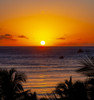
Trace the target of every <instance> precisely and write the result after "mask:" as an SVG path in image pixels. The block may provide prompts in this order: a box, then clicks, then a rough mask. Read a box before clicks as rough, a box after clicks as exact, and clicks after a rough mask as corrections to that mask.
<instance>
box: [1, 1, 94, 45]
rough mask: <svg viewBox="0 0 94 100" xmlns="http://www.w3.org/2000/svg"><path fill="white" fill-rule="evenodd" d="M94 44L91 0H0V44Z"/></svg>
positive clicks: (92, 2) (93, 11)
mask: <svg viewBox="0 0 94 100" xmlns="http://www.w3.org/2000/svg"><path fill="white" fill-rule="evenodd" d="M41 41H45V43H46V44H45V46H94V0H0V46H40V45H41V44H40V42H41Z"/></svg>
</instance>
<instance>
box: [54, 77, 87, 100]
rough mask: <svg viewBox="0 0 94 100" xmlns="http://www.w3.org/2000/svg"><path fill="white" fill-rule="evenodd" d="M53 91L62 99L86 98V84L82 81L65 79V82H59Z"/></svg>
mask: <svg viewBox="0 0 94 100" xmlns="http://www.w3.org/2000/svg"><path fill="white" fill-rule="evenodd" d="M55 93H56V94H58V95H59V96H60V99H62V100H88V96H87V90H86V86H85V84H84V83H83V82H80V81H76V82H75V83H73V82H72V77H70V80H69V81H68V80H66V81H65V83H60V84H59V85H58V86H57V87H56V90H55Z"/></svg>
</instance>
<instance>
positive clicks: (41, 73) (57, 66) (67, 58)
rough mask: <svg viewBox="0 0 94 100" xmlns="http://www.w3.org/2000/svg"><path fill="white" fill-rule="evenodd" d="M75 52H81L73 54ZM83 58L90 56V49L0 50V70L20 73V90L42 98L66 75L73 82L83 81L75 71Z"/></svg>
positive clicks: (39, 48) (8, 48)
mask: <svg viewBox="0 0 94 100" xmlns="http://www.w3.org/2000/svg"><path fill="white" fill-rule="evenodd" d="M79 49H82V50H83V51H85V52H83V53H77V51H78V50H79ZM87 55H94V47H0V68H4V69H10V68H15V69H16V70H18V71H21V72H24V73H25V74H26V76H27V82H26V83H24V84H23V86H24V89H25V90H27V89H30V90H31V91H32V92H34V91H35V92H37V94H38V96H42V95H44V94H46V93H50V92H51V91H53V90H54V89H55V87H56V85H57V84H58V83H61V82H64V80H66V79H68V80H69V78H70V76H72V79H73V81H76V80H82V81H83V80H85V79H86V76H84V75H82V74H80V73H77V72H76V70H77V69H79V68H80V67H81V66H82V65H81V64H80V60H81V58H82V57H85V56H87ZM61 56H63V57H64V58H63V59H60V57H61Z"/></svg>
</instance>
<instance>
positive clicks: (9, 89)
mask: <svg viewBox="0 0 94 100" xmlns="http://www.w3.org/2000/svg"><path fill="white" fill-rule="evenodd" d="M22 82H26V76H25V74H23V73H21V72H18V71H16V70H15V69H13V68H12V69H10V70H5V69H0V99H2V100H14V99H15V97H16V94H18V93H21V92H23V91H24V89H23V86H22Z"/></svg>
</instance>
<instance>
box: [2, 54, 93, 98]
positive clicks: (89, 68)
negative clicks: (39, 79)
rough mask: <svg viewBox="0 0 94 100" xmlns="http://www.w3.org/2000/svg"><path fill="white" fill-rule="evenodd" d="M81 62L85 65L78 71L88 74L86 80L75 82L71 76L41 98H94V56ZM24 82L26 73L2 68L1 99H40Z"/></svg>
mask: <svg viewBox="0 0 94 100" xmlns="http://www.w3.org/2000/svg"><path fill="white" fill-rule="evenodd" d="M81 64H82V65H83V66H82V67H81V68H80V69H79V70H77V72H80V73H82V74H85V75H86V76H88V78H87V80H86V81H85V82H81V81H76V82H74V83H73V82H72V77H70V79H69V80H65V82H64V83H60V84H58V85H57V86H56V88H55V90H54V91H52V93H51V94H47V95H45V96H44V97H43V98H40V100H94V57H89V56H88V57H86V58H84V59H83V60H81ZM23 82H26V76H25V74H24V73H21V72H18V71H17V70H15V69H10V70H6V69H0V100H38V98H37V95H36V92H34V93H32V92H31V91H30V90H27V91H25V90H24V88H23V86H22V83H23Z"/></svg>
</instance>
